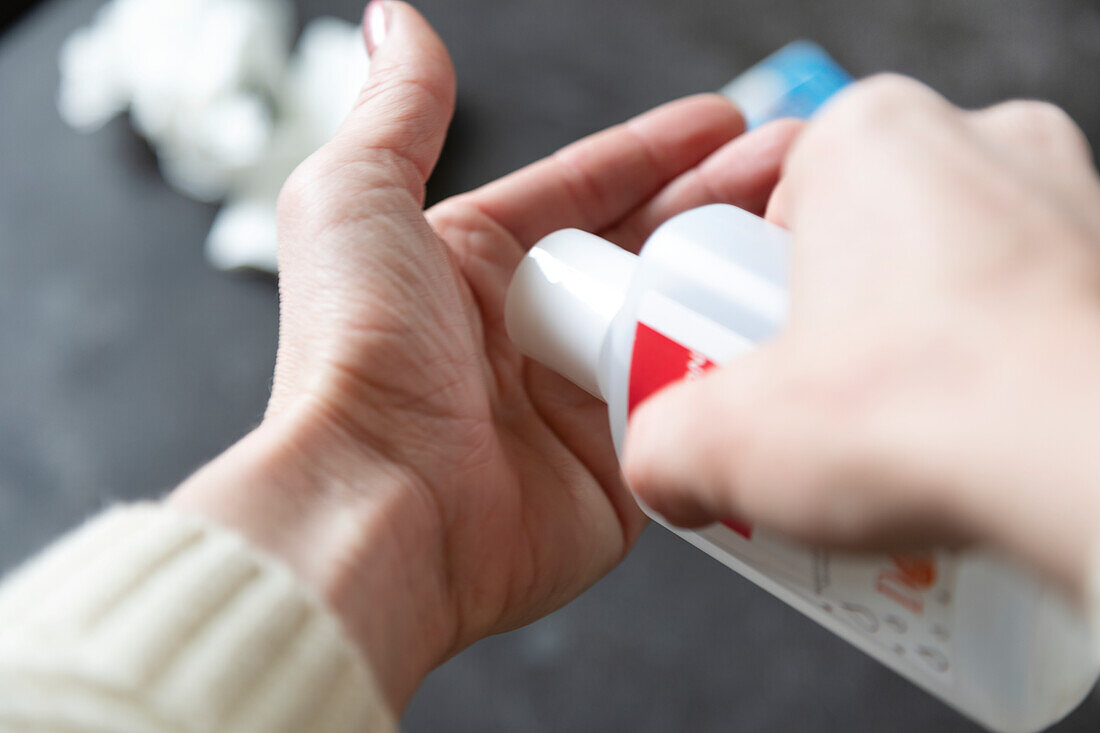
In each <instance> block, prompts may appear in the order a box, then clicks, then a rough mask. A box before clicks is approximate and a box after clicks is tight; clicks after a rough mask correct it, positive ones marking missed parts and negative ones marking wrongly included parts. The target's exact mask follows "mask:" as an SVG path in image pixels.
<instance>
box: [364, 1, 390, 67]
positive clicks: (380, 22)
mask: <svg viewBox="0 0 1100 733" xmlns="http://www.w3.org/2000/svg"><path fill="white" fill-rule="evenodd" d="M389 22H390V11H389V8H387V7H386V2H385V0H371V1H370V2H369V3H368V4H367V9H366V11H365V12H364V13H363V25H364V26H366V33H364V34H363V35H364V38H365V39H366V41H367V55H368V56H373V55H374V51H375V49H377V48H378V47H379V46H381V45H382V41H384V40H386V27H387V26H388V25H389Z"/></svg>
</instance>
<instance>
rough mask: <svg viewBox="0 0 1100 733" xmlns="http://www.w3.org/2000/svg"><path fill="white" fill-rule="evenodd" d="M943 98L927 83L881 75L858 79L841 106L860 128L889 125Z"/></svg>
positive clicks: (897, 122) (899, 121) (939, 101)
mask: <svg viewBox="0 0 1100 733" xmlns="http://www.w3.org/2000/svg"><path fill="white" fill-rule="evenodd" d="M941 104H942V100H941V99H940V98H939V97H938V96H937V95H936V94H935V92H933V91H931V90H930V89H929V88H928V87H926V86H925V85H924V84H921V83H920V82H918V81H917V80H915V79H912V78H910V77H907V76H902V75H900V74H879V75H877V76H872V77H870V78H869V79H866V80H864V81H861V82H858V83H857V84H855V86H853V87H852V89H851V91H850V92H849V93H848V94H847V95H845V97H843V98H841V100H840V102H838V106H839V107H841V109H842V111H846V112H847V118H848V119H849V120H850V121H851V122H852V123H853V124H855V125H857V126H861V127H875V128H880V129H881V128H888V127H891V126H894V125H897V124H899V123H902V122H904V121H906V120H908V119H910V118H911V117H912V116H913V114H914V113H915V112H919V111H922V110H926V109H928V108H930V107H938V106H940V105H941Z"/></svg>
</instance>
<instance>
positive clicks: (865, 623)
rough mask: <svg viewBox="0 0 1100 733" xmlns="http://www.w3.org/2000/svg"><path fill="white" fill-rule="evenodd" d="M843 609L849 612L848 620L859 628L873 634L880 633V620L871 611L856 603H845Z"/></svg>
mask: <svg viewBox="0 0 1100 733" xmlns="http://www.w3.org/2000/svg"><path fill="white" fill-rule="evenodd" d="M841 608H843V609H844V610H845V611H847V612H848V618H849V619H851V621H852V623H853V624H855V625H856V626H858V627H859V628H861V629H863V630H864V631H866V632H868V633H872V634H873V633H874V632H876V631H878V619H877V618H875V614H873V613H871V611H870V609H868V608H866V607H865V606H860V605H858V604H855V603H845V604H844V605H843V606H841Z"/></svg>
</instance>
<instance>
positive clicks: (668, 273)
mask: <svg viewBox="0 0 1100 733" xmlns="http://www.w3.org/2000/svg"><path fill="white" fill-rule="evenodd" d="M788 247H789V234H788V233H787V232H786V231H784V230H783V229H780V228H778V227H776V226H774V225H772V224H769V223H768V222H766V221H764V220H763V219H760V218H759V217H756V216H754V215H752V214H749V213H747V212H745V211H742V210H740V209H737V208H735V207H733V206H727V205H724V204H716V205H712V206H704V207H702V208H698V209H694V210H692V211H688V212H685V213H683V214H680V215H679V216H676V217H674V218H673V219H671V220H669V221H668V222H666V223H665V224H664V225H663V226H661V227H660V228H659V229H658V230H657V231H656V232H655V233H654V234H653V236H652V237H651V238H650V239H649V241H648V242H647V243H646V245H645V247H644V248H643V249H642V251H641V253H640V254H639V255H637V256H636V255H633V254H631V253H629V252H627V251H625V250H622V249H620V248H618V247H616V246H615V245H613V244H611V243H610V242H607V241H605V240H603V239H601V238H599V237H597V236H595V235H592V234H587V233H585V232H581V231H578V230H575V229H567V230H562V231H559V232H555V233H553V234H550V235H549V236H547V237H545V238H544V239H543V240H542V241H540V242H539V243H538V244H537V245H535V247H534V248H533V249H532V250H531V251H530V252H529V253H528V254H527V256H526V257H525V258H524V260H523V261H522V263H521V264H520V266H519V268H518V269H517V270H516V273H515V276H514V279H513V281H512V284H511V287H510V289H509V292H508V298H507V302H506V306H505V318H506V323H507V328H508V333H509V335H510V337H511V338H512V340H513V341H514V342H515V344H516V345H517V346H518V347H519V348H520V350H522V351H523V352H524V353H526V354H527V355H529V356H530V357H532V358H534V359H536V360H538V361H540V362H542V363H544V364H546V365H547V366H549V367H551V368H553V369H555V370H556V371H558V372H559V373H561V374H562V375H564V376H566V377H568V378H569V379H571V380H572V381H573V382H575V383H576V384H578V385H579V386H581V387H583V388H584V389H586V390H588V391H589V392H590V393H592V394H593V395H595V396H596V397H598V398H599V399H601V400H603V401H605V402H606V403H607V406H608V410H609V412H610V418H611V429H612V434H613V436H614V439H615V445H616V449H621V447H622V441H623V436H624V433H625V431H626V425H627V419H628V417H629V415H630V412H631V410H633V409H634V408H635V407H636V406H637V405H638V404H639V403H640V402H641V401H642V400H644V399H645V398H646V397H648V396H649V395H651V394H652V393H654V392H655V391H656V390H658V389H660V388H661V387H663V386H665V385H667V384H669V383H670V382H673V381H675V380H679V379H692V378H694V377H697V376H698V375H700V374H702V373H703V372H705V371H706V370H707V369H710V368H712V367H713V366H715V365H718V364H721V363H723V362H725V361H727V360H729V359H733V358H735V357H736V356H737V355H738V354H741V353H743V352H745V351H747V350H748V349H751V348H752V347H753V344H754V343H756V342H759V341H761V340H764V339H768V338H769V337H771V336H773V335H774V334H776V333H777V332H778V331H779V330H780V329H781V328H782V326H783V323H784V320H785V316H786V310H787V286H786V272H787V255H788ZM700 429H701V430H702V429H705V426H700ZM643 508H645V507H643ZM653 518H654V519H655V520H657V521H658V522H660V521H661V517H659V516H654V517H653ZM672 531H674V532H676V533H677V534H679V535H680V536H682V537H683V538H684V539H686V540H687V541H688V542H691V543H692V544H693V545H695V546H697V547H699V548H700V549H702V550H703V551H705V552H707V553H708V554H710V555H712V556H714V557H715V558H717V559H718V560H720V561H721V562H723V563H725V564H726V565H728V566H729V567H730V568H732V569H734V570H735V571H737V572H738V573H740V574H741V575H743V576H745V577H746V578H748V579H749V580H751V581H753V582H754V583H756V584H757V585H759V586H761V587H762V588H764V589H765V590H768V591H770V592H771V593H773V594H775V595H776V596H778V597H779V598H781V599H782V600H784V601H786V602H787V603H789V604H790V605H792V606H794V607H795V608H797V609H798V610H800V611H802V612H803V613H804V614H806V615H807V616H809V617H810V618H812V619H814V620H815V621H817V622H818V623H819V624H821V625H823V626H825V627H826V628H828V629H830V630H832V631H833V632H835V633H837V634H839V635H840V636H842V637H844V638H845V639H847V640H848V641H849V642H851V643H852V644H854V645H855V646H857V647H859V648H860V649H862V650H863V651H864V652H866V653H868V654H870V655H871V656H872V657H874V658H876V659H878V660H879V661H880V662H882V663H883V664H885V665H887V666H888V667H890V668H891V669H893V670H895V671H896V672H898V673H899V674H901V675H902V676H904V677H906V678H908V679H909V680H911V681H912V682H914V683H916V684H917V685H920V686H921V687H923V688H925V689H926V690H928V691H929V692H931V693H932V694H933V695H936V696H937V697H939V698H941V699H942V700H944V701H945V702H947V703H948V704H949V705H952V706H953V707H955V708H956V709H958V710H959V711H960V712H962V713H964V714H965V715H968V716H969V717H971V718H973V719H974V720H976V721H978V722H979V723H981V724H983V725H985V726H987V727H988V728H989V729H991V730H995V731H1002V732H1003V733H1028V732H1031V731H1037V730H1040V729H1042V728H1044V727H1046V726H1048V725H1050V724H1051V723H1053V722H1055V721H1056V720H1058V719H1059V718H1061V717H1062V716H1064V715H1066V714H1067V713H1068V712H1069V711H1070V710H1072V709H1073V708H1074V707H1075V706H1076V705H1077V704H1078V703H1079V702H1080V701H1081V699H1082V698H1083V697H1084V696H1085V695H1086V693H1087V692H1088V691H1089V689H1090V688H1091V687H1092V685H1093V683H1094V682H1095V680H1096V677H1097V674H1098V668H1100V665H1098V664H1097V662H1096V660H1095V659H1094V657H1093V654H1092V646H1091V644H1090V643H1089V639H1088V634H1087V633H1086V629H1085V628H1084V625H1083V623H1082V621H1081V620H1080V619H1079V618H1078V617H1077V616H1076V614H1074V613H1073V612H1072V610H1071V609H1070V607H1069V606H1068V604H1067V603H1066V602H1065V601H1064V600H1063V598H1062V597H1061V596H1060V595H1059V594H1058V593H1057V592H1056V591H1055V590H1054V589H1052V588H1049V587H1046V586H1045V585H1043V584H1042V583H1040V582H1038V581H1037V580H1036V579H1034V578H1032V577H1030V576H1028V575H1026V574H1024V573H1022V572H1020V571H1018V570H1017V569H1015V568H1014V567H1012V566H1011V565H1009V564H1008V563H1006V562H1004V561H1003V560H1002V559H1001V558H998V557H996V556H993V555H990V554H989V553H987V552H982V551H971V552H966V553H953V552H947V551H934V552H928V553H924V554H908V555H892V556H891V555H856V554H841V553H836V552H830V551H827V550H824V549H820V548H814V547H808V546H803V545H800V544H798V543H795V542H792V541H789V540H787V539H785V538H783V537H780V536H778V535H776V534H773V533H771V532H768V531H766V530H765V529H764V528H761V527H754V526H751V525H748V524H745V523H738V522H734V521H730V522H728V523H720V524H714V525H712V526H710V527H707V528H704V529H702V530H699V531H694V532H690V531H683V530H678V529H674V528H673V530H672Z"/></svg>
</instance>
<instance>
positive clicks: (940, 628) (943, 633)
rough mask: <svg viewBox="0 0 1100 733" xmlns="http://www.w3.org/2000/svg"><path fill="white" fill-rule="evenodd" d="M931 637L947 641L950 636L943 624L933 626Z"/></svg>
mask: <svg viewBox="0 0 1100 733" xmlns="http://www.w3.org/2000/svg"><path fill="white" fill-rule="evenodd" d="M932 635H933V636H935V637H936V638H937V639H939V640H940V641H947V640H948V639H949V638H950V637H951V634H950V633H949V632H948V631H947V627H946V626H944V625H943V624H933V625H932Z"/></svg>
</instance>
